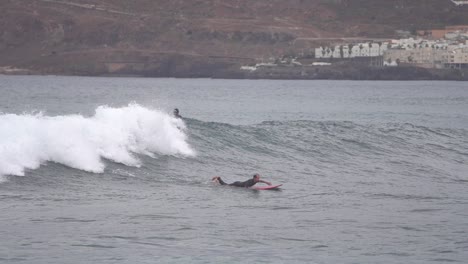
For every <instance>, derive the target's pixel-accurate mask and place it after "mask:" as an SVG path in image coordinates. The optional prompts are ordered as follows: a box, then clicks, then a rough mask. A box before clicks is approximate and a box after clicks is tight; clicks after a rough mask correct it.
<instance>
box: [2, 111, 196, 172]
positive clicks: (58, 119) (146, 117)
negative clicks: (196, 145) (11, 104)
mask: <svg viewBox="0 0 468 264" xmlns="http://www.w3.org/2000/svg"><path fill="white" fill-rule="evenodd" d="M185 130H186V127H185V124H184V122H183V121H182V120H180V119H176V118H174V117H172V116H171V115H169V114H167V113H164V112H163V111H159V110H155V109H148V108H145V107H142V106H140V105H138V104H130V105H128V106H126V107H121V108H112V107H107V106H100V107H98V108H97V109H96V111H95V114H94V115H93V116H91V117H85V116H82V115H66V116H45V115H43V114H42V113H37V114H22V115H16V114H2V115H0V176H2V175H17V176H22V175H24V173H25V169H36V168H38V167H39V166H40V165H41V164H44V163H45V162H55V163H60V164H63V165H66V166H69V167H72V168H76V169H80V170H85V171H89V172H94V173H101V172H103V171H104V168H105V163H104V162H103V159H107V160H110V161H113V162H117V163H122V164H125V165H127V166H136V167H138V166H140V165H141V162H140V160H139V159H138V157H137V156H138V155H147V156H152V157H154V156H155V154H160V155H181V156H194V155H195V151H194V150H193V149H192V147H191V146H190V145H189V144H188V142H187V135H186V134H185Z"/></svg>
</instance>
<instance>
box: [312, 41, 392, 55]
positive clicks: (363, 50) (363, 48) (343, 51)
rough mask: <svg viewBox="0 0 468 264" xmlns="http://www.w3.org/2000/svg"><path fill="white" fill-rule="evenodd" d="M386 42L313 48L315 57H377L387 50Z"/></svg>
mask: <svg viewBox="0 0 468 264" xmlns="http://www.w3.org/2000/svg"><path fill="white" fill-rule="evenodd" d="M350 47H351V49H350ZM387 47H388V43H386V42H384V43H358V44H353V45H346V44H344V45H336V46H334V47H319V48H316V49H315V58H317V59H322V58H325V59H332V58H334V59H347V58H357V57H378V56H382V55H383V53H384V51H385V50H387Z"/></svg>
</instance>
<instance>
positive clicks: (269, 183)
mask: <svg viewBox="0 0 468 264" xmlns="http://www.w3.org/2000/svg"><path fill="white" fill-rule="evenodd" d="M258 182H263V183H265V184H268V185H271V182H267V181H264V180H259V181H258Z"/></svg>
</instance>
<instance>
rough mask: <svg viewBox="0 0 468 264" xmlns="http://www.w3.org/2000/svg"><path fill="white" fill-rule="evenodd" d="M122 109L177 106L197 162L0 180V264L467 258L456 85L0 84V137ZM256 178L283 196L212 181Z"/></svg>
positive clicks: (155, 158) (465, 163) (464, 111)
mask: <svg viewBox="0 0 468 264" xmlns="http://www.w3.org/2000/svg"><path fill="white" fill-rule="evenodd" d="M132 104H136V105H139V106H141V107H142V108H143V109H148V111H150V113H157V112H155V111H156V110H157V111H161V112H163V113H167V116H168V117H169V115H170V113H171V111H172V109H173V108H175V107H177V108H179V109H180V112H181V114H182V116H183V117H184V119H183V122H184V124H185V126H186V128H185V133H186V135H187V138H186V142H187V143H188V144H189V145H190V146H191V148H193V149H194V150H195V152H196V154H195V155H181V154H167V153H153V154H152V155H140V154H135V155H136V156H137V158H138V159H139V160H140V165H139V166H133V165H129V164H123V163H120V162H116V161H113V160H108V159H102V162H103V163H104V164H105V169H104V171H103V172H97V173H96V172H91V171H90V170H87V169H80V167H71V166H68V165H67V164H70V163H67V162H61V161H60V160H61V159H58V160H54V159H51V160H49V161H47V162H44V161H42V162H41V164H40V166H38V167H37V168H34V169H30V168H29V169H28V168H26V169H25V170H24V175H23V176H19V175H3V176H2V177H3V180H2V181H1V182H0V212H1V213H0V263H35V264H37V263H449V262H450V263H466V260H467V259H468V253H467V252H468V86H467V84H466V83H463V82H442V81H439V82H429V81H417V82H381V81H270V80H211V79H149V78H148V79H143V78H89V77H57V76H0V137H7V136H8V137H9V139H11V140H14V139H15V133H16V132H15V131H16V130H18V132H17V133H18V134H21V133H29V135H31V136H35V135H37V134H38V133H39V132H38V131H35V130H31V129H30V128H29V127H23V125H24V124H25V122H26V121H24V120H26V118H27V117H29V116H31V115H36V114H38V113H41V115H42V116H46V117H50V118H54V117H77V119H78V120H81V119H79V118H80V117H82V118H84V119H86V118H89V117H92V116H93V115H95V113H96V112H97V111H98V110H97V109H98V108H99V107H102V106H108V107H112V108H115V109H120V110H121V112H122V111H123V112H125V111H130V110H129V108H128V107H127V106H129V105H132ZM152 111H153V112H152ZM123 114H125V113H123ZM163 119H164V118H163ZM27 120H29V119H27ZM34 120H36V121H37V120H39V121H37V122H49V121H47V120H48V119H46V121H44V119H34ZM67 120H68V119H67ZM73 120H74V119H73ZM36 121H34V122H36ZM2 122H3V124H2ZM37 122H36V123H37ZM10 124H15V126H14V127H11V125H10ZM60 124H62V123H60ZM65 124H66V123H65ZM70 125H73V124H70ZM140 125H141V124H140ZM38 126H39V127H41V124H38ZM28 129H29V130H28ZM55 129H56V130H62V129H63V131H68V130H67V129H69V128H68V127H55ZM96 129H98V128H96ZM2 130H3V131H2ZM91 130H92V129H91ZM5 131H9V132H8V133H7V132H5ZM45 131H47V130H45ZM41 133H42V132H41ZM115 133H116V134H117V133H118V131H117V130H116V131H115ZM73 135H74V134H70V135H67V134H66V133H65V132H64V135H63V136H64V137H69V139H70V141H71V142H73V141H76V140H78V139H77V138H73ZM11 140H10V141H11ZM52 141H53V140H52ZM0 142H3V145H2V144H0V159H2V160H12V161H15V162H18V163H17V164H26V161H28V160H29V159H31V157H36V156H38V157H43V155H42V154H41V153H42V151H44V152H45V151H46V150H45V149H44V148H45V147H42V148H36V149H35V148H34V146H30V144H31V143H29V141H24V140H20V141H15V145H22V146H24V148H22V149H25V151H23V152H18V156H17V157H14V159H13V158H12V157H6V156H4V157H2V154H4V153H11V152H8V151H9V150H8V149H7V148H13V147H14V146H11V145H9V144H8V142H9V141H5V140H4V141H2V140H1V138H0ZM52 143H53V142H51V143H50V144H45V145H41V146H49V147H50V148H51V150H49V152H47V153H50V151H54V149H53V147H54V145H53V144H52ZM68 143H70V142H68ZM68 143H67V144H68ZM162 143H163V142H162ZM35 155H36V156H35ZM63 156H64V157H63V159H64V160H67V158H70V157H67V155H66V154H65V155H63ZM68 162H73V161H68ZM0 164H3V166H5V167H6V166H9V164H5V163H1V161H0ZM85 167H86V166H85ZM1 169H2V168H0V171H2V170H1ZM254 173H260V174H261V175H262V178H263V179H265V180H267V181H270V182H272V183H275V184H283V186H282V188H281V190H279V191H255V190H251V189H244V188H234V187H225V186H217V185H215V184H213V183H212V182H211V178H212V177H213V176H222V178H223V179H224V180H225V181H228V182H232V181H237V180H247V179H249V178H250V177H251V176H252V175H253V174H254Z"/></svg>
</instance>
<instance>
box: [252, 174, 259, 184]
mask: <svg viewBox="0 0 468 264" xmlns="http://www.w3.org/2000/svg"><path fill="white" fill-rule="evenodd" d="M253 180H254V182H258V181H259V180H260V174H258V173H255V174H254V176H253Z"/></svg>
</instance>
